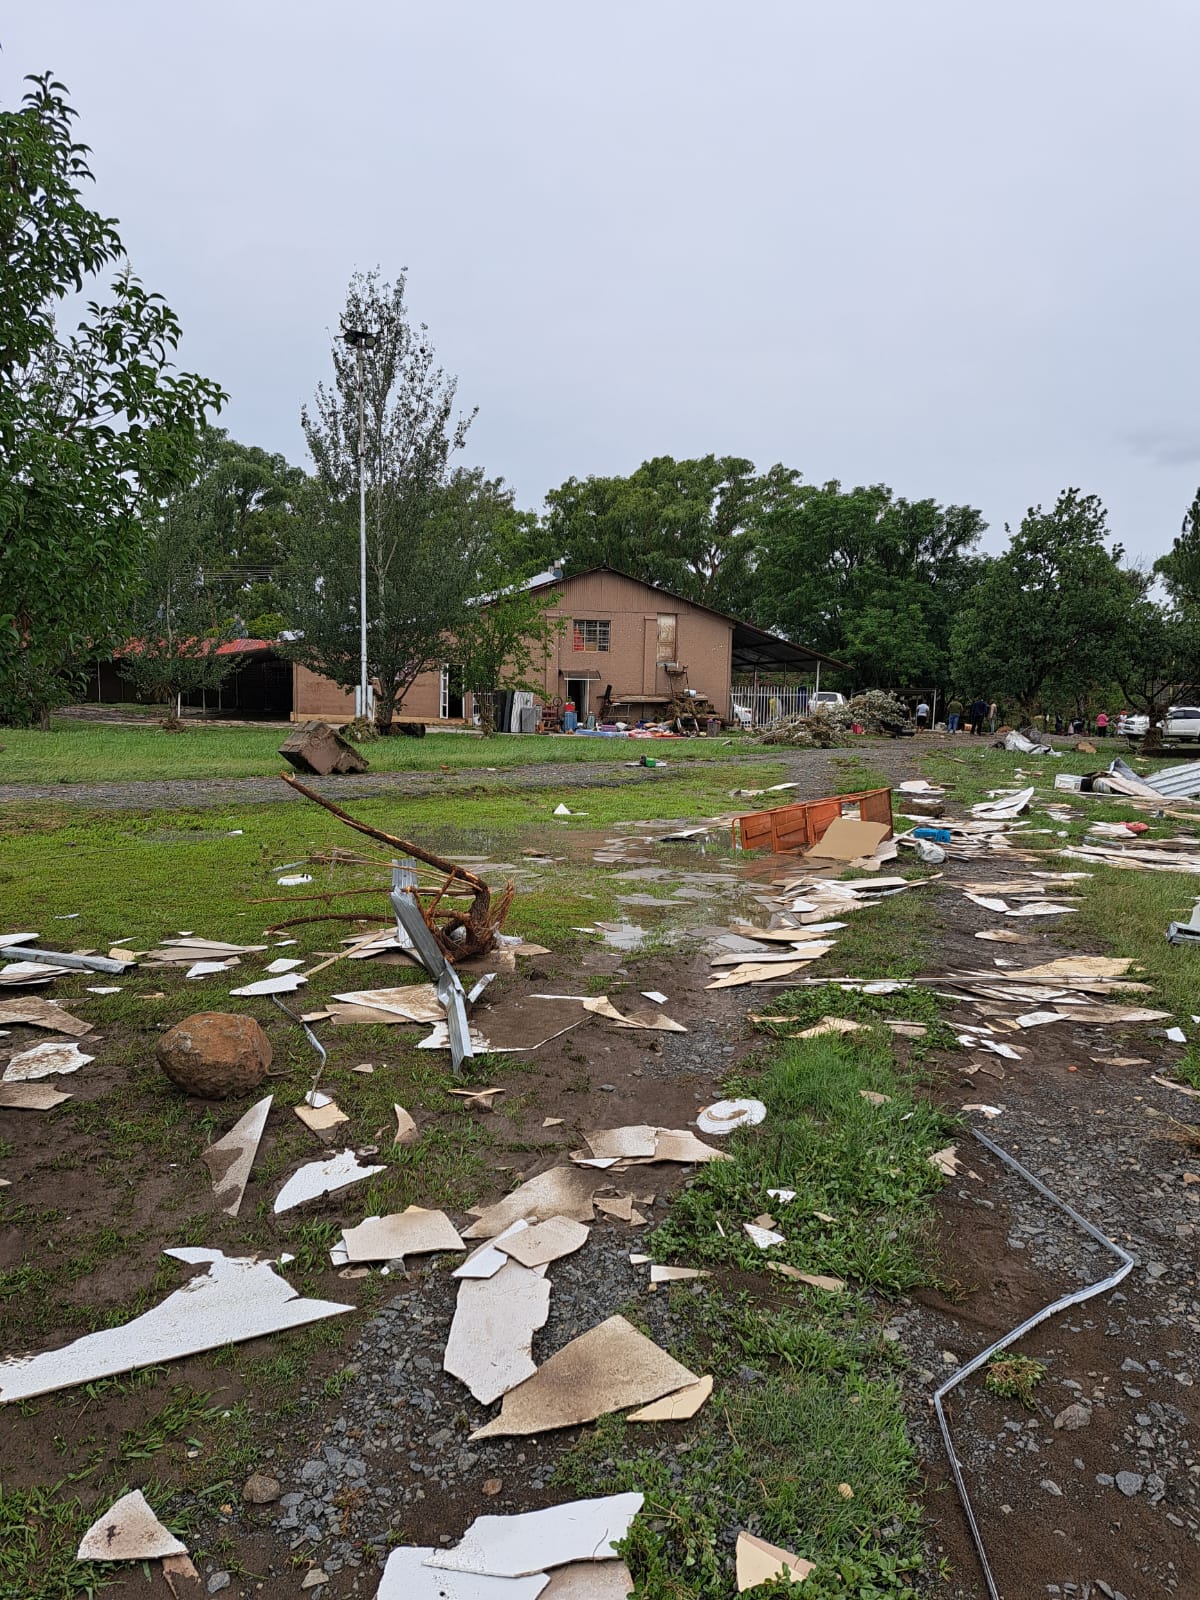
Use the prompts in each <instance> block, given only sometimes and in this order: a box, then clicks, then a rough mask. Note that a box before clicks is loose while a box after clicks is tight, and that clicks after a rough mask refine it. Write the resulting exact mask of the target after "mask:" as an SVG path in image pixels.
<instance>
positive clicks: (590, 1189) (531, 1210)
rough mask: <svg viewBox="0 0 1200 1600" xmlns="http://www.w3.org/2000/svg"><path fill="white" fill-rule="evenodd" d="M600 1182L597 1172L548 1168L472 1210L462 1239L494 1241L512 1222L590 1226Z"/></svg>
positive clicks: (567, 1168) (601, 1178) (573, 1168)
mask: <svg viewBox="0 0 1200 1600" xmlns="http://www.w3.org/2000/svg"><path fill="white" fill-rule="evenodd" d="M603 1182H604V1179H603V1177H602V1175H601V1174H600V1173H598V1172H584V1171H580V1169H579V1168H578V1167H563V1166H559V1167H551V1168H550V1169H549V1170H548V1171H547V1172H542V1173H539V1174H538V1175H537V1177H535V1178H530V1179H529V1180H528V1182H527V1183H523V1184H521V1185H520V1187H519V1188H516V1189H514V1190H513V1191H512V1192H511V1193H510V1194H506V1195H505V1196H504V1197H503V1199H501V1200H497V1201H496V1202H495V1204H494V1205H490V1206H486V1207H484V1208H483V1209H482V1210H473V1213H472V1214H473V1215H474V1216H475V1217H476V1218H477V1219H478V1220H477V1221H476V1222H474V1223H472V1224H471V1226H470V1227H469V1228H466V1229H464V1231H463V1237H464V1238H466V1239H494V1238H495V1237H496V1235H497V1234H499V1233H503V1232H504V1230H505V1229H506V1228H509V1227H511V1226H512V1224H513V1223H514V1222H518V1221H521V1220H523V1219H524V1220H531V1221H534V1222H544V1221H545V1220H546V1219H547V1218H549V1217H571V1218H572V1219H573V1220H574V1221H575V1222H590V1221H591V1220H592V1217H593V1215H594V1212H593V1209H592V1196H593V1194H594V1193H595V1191H596V1190H597V1189H598V1188H599V1187H600V1185H601V1184H602V1183H603Z"/></svg>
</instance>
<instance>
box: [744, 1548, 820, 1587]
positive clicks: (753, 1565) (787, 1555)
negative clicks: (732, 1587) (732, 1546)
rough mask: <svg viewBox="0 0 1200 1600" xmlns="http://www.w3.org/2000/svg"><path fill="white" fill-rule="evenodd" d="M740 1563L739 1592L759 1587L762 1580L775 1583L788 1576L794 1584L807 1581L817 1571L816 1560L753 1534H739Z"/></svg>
mask: <svg viewBox="0 0 1200 1600" xmlns="http://www.w3.org/2000/svg"><path fill="white" fill-rule="evenodd" d="M735 1559H736V1562H737V1586H738V1593H739V1594H744V1593H745V1592H746V1590H747V1589H757V1588H758V1586H759V1584H760V1583H773V1582H775V1581H777V1580H778V1579H780V1578H786V1579H787V1580H788V1582H790V1583H803V1581H804V1579H805V1578H807V1577H808V1575H809V1573H810V1572H812V1571H813V1569H814V1565H815V1563H813V1562H812V1561H804V1560H803V1559H802V1558H801V1557H800V1556H794V1555H793V1554H792V1553H791V1551H790V1550H781V1549H780V1548H779V1546H778V1545H774V1544H768V1543H767V1541H766V1540H765V1539H758V1538H756V1537H755V1535H754V1534H752V1533H739V1534H738V1536H737V1548H736V1551H735Z"/></svg>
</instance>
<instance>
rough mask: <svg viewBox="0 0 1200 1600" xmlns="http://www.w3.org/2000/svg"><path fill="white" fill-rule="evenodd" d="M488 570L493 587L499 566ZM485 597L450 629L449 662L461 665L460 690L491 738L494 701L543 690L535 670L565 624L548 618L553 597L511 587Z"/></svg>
mask: <svg viewBox="0 0 1200 1600" xmlns="http://www.w3.org/2000/svg"><path fill="white" fill-rule="evenodd" d="M490 566H491V576H492V579H493V581H494V580H502V579H503V578H504V576H505V570H504V567H503V565H502V564H501V563H500V562H497V561H496V560H494V559H493V561H492V562H491V563H490ZM485 582H486V579H485ZM485 593H486V598H485V599H482V600H479V601H477V602H476V603H474V604H472V605H470V606H468V607H467V610H466V614H465V616H464V618H463V620H462V621H461V622H460V623H459V624H458V626H457V627H456V628H455V631H454V656H455V659H456V660H457V661H458V662H460V663H461V665H462V673H463V687H464V688H465V689H466V690H467V691H468V693H470V694H471V695H472V696H473V698H474V701H475V709H476V711H477V712H478V713H479V722H480V726H481V728H482V729H483V732H484V733H485V734H492V733H494V732H495V731H496V718H495V699H494V697H495V695H496V694H497V692H500V691H503V690H509V689H526V690H529V691H530V692H532V693H537V692H538V691H539V690H544V687H545V685H544V681H543V680H541V679H538V678H537V677H535V676H534V673H535V669H536V668H537V667H538V666H544V664H545V662H546V660H547V658H548V657H549V655H550V652H551V650H552V649H553V645H554V640H555V638H556V637H557V636H558V635H559V634H561V633H562V631H563V629H564V628H565V627H566V623H565V622H564V621H563V619H562V618H560V617H552V616H550V615H549V611H550V608H551V607H552V606H553V605H554V602H555V599H556V598H557V595H556V593H554V592H551V593H549V594H536V593H531V592H530V591H529V590H528V589H526V588H522V587H521V586H520V585H515V586H509V587H508V588H501V589H496V590H492V591H485Z"/></svg>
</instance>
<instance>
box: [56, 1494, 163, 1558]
mask: <svg viewBox="0 0 1200 1600" xmlns="http://www.w3.org/2000/svg"><path fill="white" fill-rule="evenodd" d="M187 1553H188V1551H187V1545H185V1544H182V1543H181V1542H180V1541H179V1540H178V1539H177V1538H176V1537H175V1535H174V1534H173V1533H171V1532H170V1531H169V1530H168V1529H166V1528H164V1527H163V1525H162V1523H161V1522H160V1521H159V1520H158V1518H157V1517H156V1516H155V1515H154V1512H153V1511H151V1509H150V1506H149V1505H148V1503H147V1501H146V1497H145V1495H144V1494H143V1493H142V1491H141V1490H140V1489H134V1490H133V1492H132V1493H131V1494H127V1495H122V1497H121V1498H120V1499H119V1500H118V1501H117V1502H116V1504H115V1505H112V1506H110V1507H109V1508H108V1510H107V1511H106V1512H105V1513H104V1515H103V1516H102V1517H97V1519H96V1521H95V1522H93V1523H92V1525H91V1527H90V1528H89V1529H88V1531H87V1532H86V1533H85V1534H84V1536H83V1538H82V1539H81V1540H80V1544H79V1549H78V1550H77V1551H76V1553H75V1559H76V1561H154V1560H158V1559H161V1558H162V1557H163V1556H185V1555H187Z"/></svg>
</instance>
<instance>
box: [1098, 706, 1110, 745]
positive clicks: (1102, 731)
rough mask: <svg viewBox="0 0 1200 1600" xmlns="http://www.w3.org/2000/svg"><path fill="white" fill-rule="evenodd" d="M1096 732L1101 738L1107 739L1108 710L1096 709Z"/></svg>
mask: <svg viewBox="0 0 1200 1600" xmlns="http://www.w3.org/2000/svg"><path fill="white" fill-rule="evenodd" d="M1096 732H1097V734H1098V735H1099V736H1100V738H1101V739H1107V738H1108V712H1107V711H1097V713H1096Z"/></svg>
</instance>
